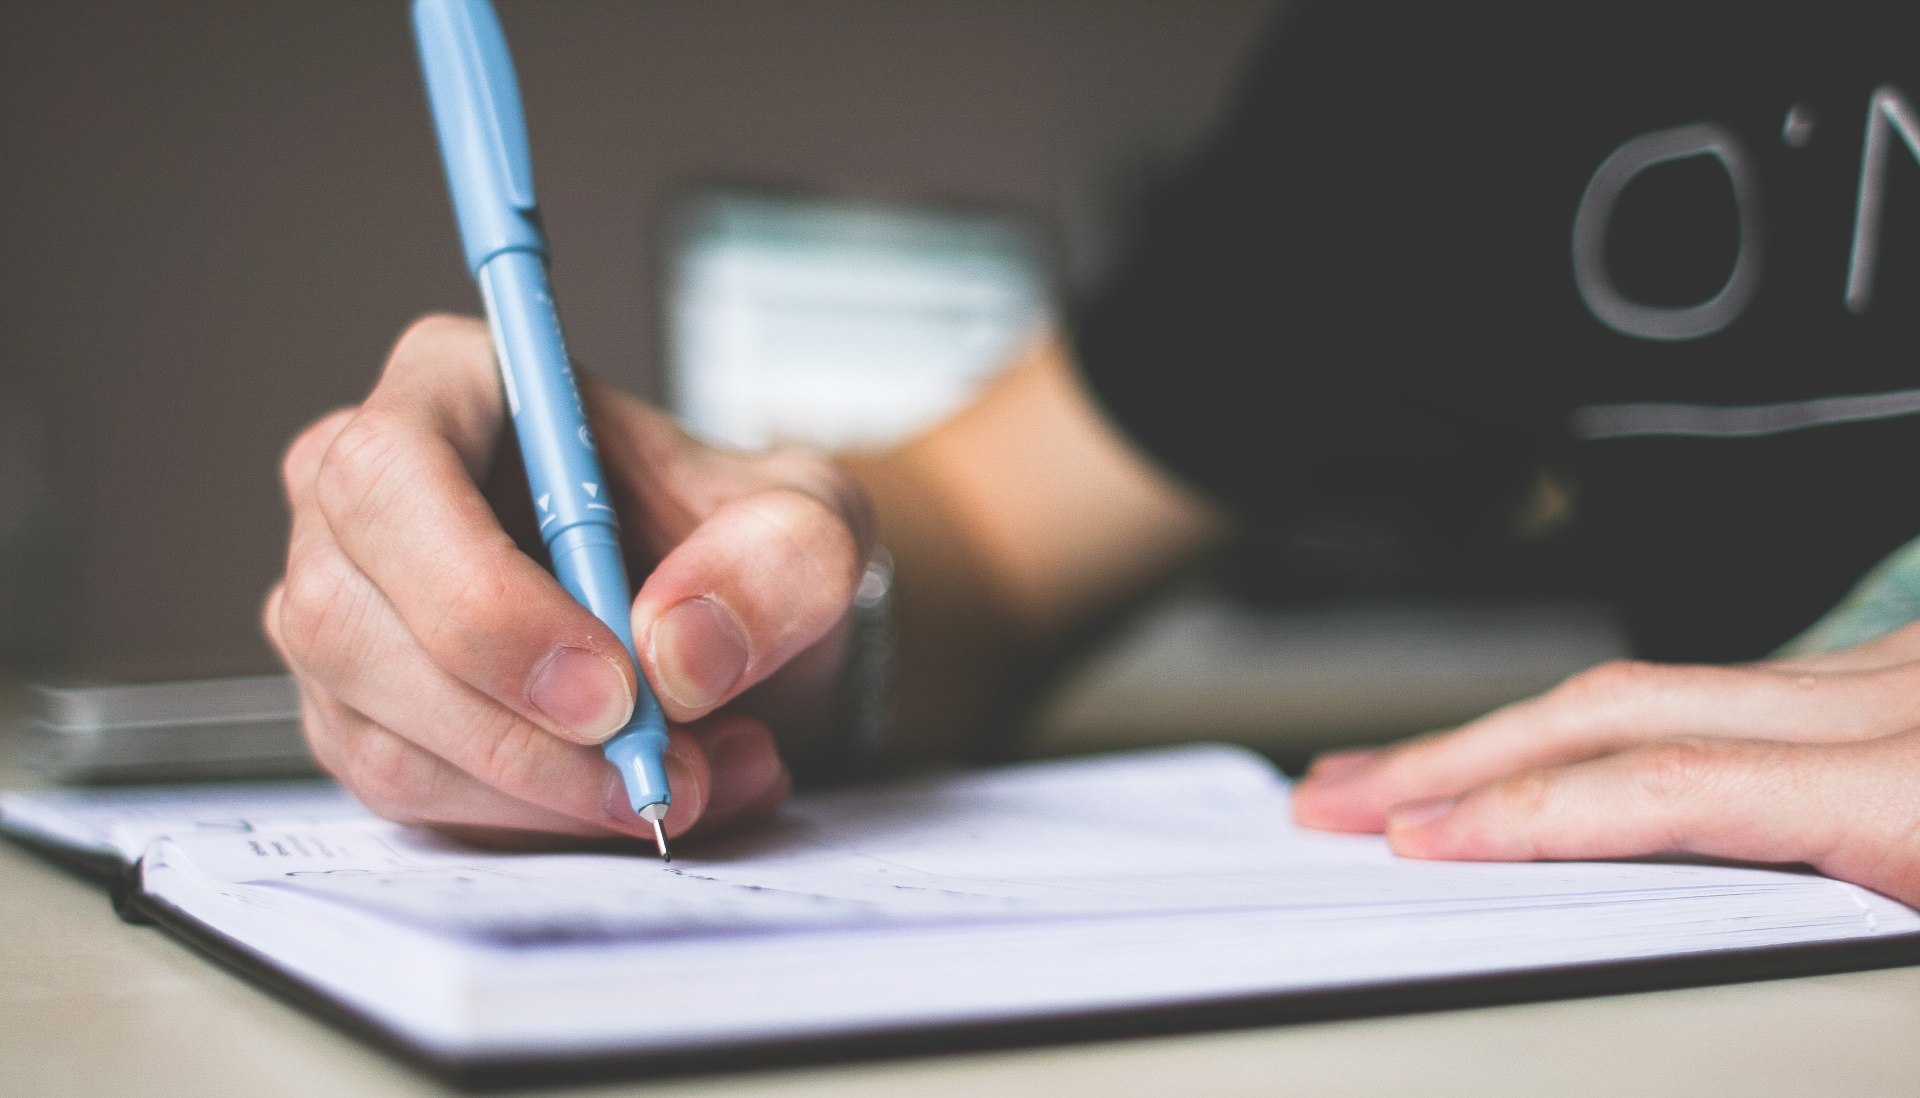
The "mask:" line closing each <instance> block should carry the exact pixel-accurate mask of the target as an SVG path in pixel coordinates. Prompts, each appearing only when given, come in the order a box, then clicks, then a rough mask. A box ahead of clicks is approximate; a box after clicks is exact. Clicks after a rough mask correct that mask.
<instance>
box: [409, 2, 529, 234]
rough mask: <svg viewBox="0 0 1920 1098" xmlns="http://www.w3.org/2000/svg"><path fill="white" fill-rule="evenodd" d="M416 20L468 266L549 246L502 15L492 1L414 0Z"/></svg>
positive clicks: (434, 117) (435, 127)
mask: <svg viewBox="0 0 1920 1098" xmlns="http://www.w3.org/2000/svg"><path fill="white" fill-rule="evenodd" d="M413 23H414V35H415V37H416V39H417V40H418V42H419V46H420V65H421V68H422V70H423V71H424V73H425V76H426V84H427V97H428V99H429V101H430V103H431V105H432V107H433V122H434V129H435V131H436V133H437V135H438V136H439V139H440V151H441V154H442V155H443V156H444V157H445V158H446V163H447V176H448V179H449V180H450V181H451V183H452V185H453V188H454V207H455V210H456V212H457V214H458V216H459V218H460V231H461V236H462V238H463V240H464V243H465V245H466V250H467V258H468V262H469V265H470V266H471V267H474V268H476V269H477V268H478V266H479V264H480V263H481V262H483V261H484V260H485V259H486V257H488V256H489V255H492V254H494V253H496V252H499V251H501V250H504V249H507V248H531V249H534V250H544V248H545V242H544V241H543V240H542V239H541V237H540V233H539V229H538V226H537V224H536V223H535V222H534V221H533V214H534V197H533V159H532V156H531V155H530V153H529V150H528V146H527V119H526V113H525V111H524V110H523V108H522V107H521V104H520V82H519V80H518V79H517V78H516V77H515V75H514V71H513V56H512V54H510V53H509V52H508V51H507V40H506V34H505V32H504V31H503V30H502V29H501V27H500V17H499V15H498V14H497V13H496V12H495V11H494V9H493V5H492V4H491V3H489V2H488V0H415V2H414V5H413Z"/></svg>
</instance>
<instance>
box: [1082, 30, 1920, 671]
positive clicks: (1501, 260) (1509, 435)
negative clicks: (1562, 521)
mask: <svg viewBox="0 0 1920 1098" xmlns="http://www.w3.org/2000/svg"><path fill="white" fill-rule="evenodd" d="M1910 7H1912V5H1909V4H1904V3H1888V4H1866V3H1858V2H1853V0H1843V2H1829V3H1819V4H1812V3H1809V4H1804V5H1799V6H1787V5H1777V4H1752V3H1695V4H1683V3H1679V2H1674V0H1670V2H1665V3H1643V2H1639V0H1610V2H1605V3H1602V2H1593V3H1587V4H1582V5H1579V6H1577V7H1575V6H1573V5H1564V4H1558V3H1541V2H1539V0H1505V2H1502V0H1494V2H1486V0H1478V2H1476V0H1463V2H1461V3H1449V4H1437V3H1429V2H1426V0H1331V2H1327V3H1310V2H1307V0H1296V2H1294V3H1291V4H1289V5H1288V6H1287V8H1286V9H1285V13H1284V16H1283V18H1282V19H1281V20H1280V21H1279V23H1278V24H1277V25H1276V26H1275V27H1274V28H1273V33H1272V34H1271V35H1270V36H1269V39H1268V41H1267V42H1266V44H1265V45H1264V47H1263V48H1262V49H1261V51H1260V53H1259V55H1258V56H1257V58H1256V61H1255V64H1254V65H1253V67H1252V69H1251V71H1250V73H1249V75H1248V79H1247V80H1246V81H1245V82H1244V83H1243V86H1242V88H1241V94H1240V96H1239V99H1238V101H1237V105H1236V107H1235V109H1234V111H1233V112H1232V114H1231V116H1230V117H1229V118H1228V119H1227V120H1226V122H1225V124H1224V125H1223V126H1222V127H1221V128H1220V129H1219V131H1218V132H1217V134H1216V136H1215V138H1214V139H1213V140H1212V141H1211V142H1210V143H1209V144H1208V145H1207V146H1206V147H1205V148H1204V149H1203V150H1202V151H1201V153H1200V155H1198V156H1197V157H1196V158H1195V160H1194V161H1193V163H1191V164H1190V165H1189V166H1188V167H1187V169H1186V170H1185V171H1184V172H1183V173H1181V174H1180V175H1179V176H1178V177H1177V179H1175V180H1174V181H1173V182H1172V183H1170V184H1169V185H1168V186H1167V187H1166V188H1164V189H1163V191H1162V192H1161V193H1160V194H1159V195H1158V197H1157V198H1156V199H1155V200H1154V201H1152V202H1151V203H1149V204H1148V208H1147V211H1146V213H1145V216H1144V217H1143V218H1142V220H1141V222H1140V229H1139V232H1138V234H1137V237H1136V238H1135V239H1134V240H1133V241H1132V243H1131V245H1130V247H1129V249H1128V250H1127V253H1126V257H1125V259H1124V261H1123V262H1122V263H1121V264H1120V265H1119V267H1118V269H1117V273H1116V274H1115V275H1114V276H1113V277H1112V278H1111V279H1110V280H1109V281H1108V282H1107V283H1106V284H1105V285H1104V286H1103V287H1102V288H1101V289H1100V291H1099V292H1098V293H1097V294H1096V295H1095V296H1094V297H1093V298H1092V299H1091V300H1089V301H1088V302H1086V303H1085V304H1084V305H1083V306H1082V307H1081V308H1078V309H1077V310H1076V315H1075V318H1074V329H1075V331H1074V338H1075V342H1076V345H1077V346H1076V351H1077V353H1078V356H1079V360H1080V362H1081V364H1082V369H1083V370H1084V372H1085V374H1086V377H1087V380H1088V382H1089V385H1090V387H1091V388H1092V390H1093V392H1094V394H1095V396H1096V398H1097V399H1098V400H1099V401H1100V402H1101V403H1102V404H1103V405H1104V406H1105V407H1106V408H1107V409H1108V411H1109V412H1110V413H1111V414H1112V416H1113V417H1114V418H1115V419H1116V420H1117V421H1118V422H1119V423H1120V424H1121V426H1122V427H1123V428H1124V429H1125V430H1126V431H1127V432H1129V433H1130V434H1131V435H1132V436H1133V438H1134V439H1135V440H1136V441H1137V442H1138V443H1139V444H1140V446H1141V447H1142V448H1143V449H1144V450H1145V451H1146V452H1147V453H1149V454H1150V455H1152V456H1153V457H1154V458H1156V459H1157V460H1158V461H1160V462H1161V463H1163V464H1164V465H1165V466H1166V467H1167V468H1168V469H1170V470H1171V471H1173V472H1174V473H1175V474H1176V475H1178V476H1180V477H1182V478H1185V479H1186V480H1188V481H1189V482H1190V483H1192V484H1193V485H1195V486H1197V487H1198V488H1200V489H1201V490H1203V491H1205V492H1206V493H1208V494H1210V495H1212V496H1214V497H1215V498H1217V499H1219V500H1221V501H1222V502H1224V503H1226V504H1227V505H1229V506H1230V507H1232V508H1234V509H1236V510H1237V511H1239V512H1240V513H1241V514H1243V515H1244V516H1246V517H1247V518H1248V519H1249V521H1250V522H1251V523H1252V525H1254V526H1255V527H1257V528H1278V529H1284V528H1288V527H1289V525H1290V524H1291V525H1297V524H1300V523H1313V522H1318V523H1326V522H1330V521H1331V522H1336V523H1337V522H1339V521H1341V520H1351V521H1352V523H1354V524H1357V526H1359V527H1362V528H1365V527H1367V524H1373V526H1375V527H1381V526H1384V527H1385V528H1390V529H1391V530H1392V531H1394V536H1396V537H1398V538H1400V539H1402V540H1403V541H1405V542H1406V543H1407V544H1410V545H1413V546H1415V547H1416V548H1417V551H1418V554H1420V555H1422V556H1423V557H1424V558H1425V559H1428V560H1430V561H1437V562H1440V565H1439V566H1440V567H1441V568H1442V570H1444V569H1445V568H1447V567H1456V568H1457V569H1460V570H1467V571H1470V570H1472V569H1473V568H1474V567H1475V562H1478V567H1479V568H1480V569H1481V570H1482V571H1485V570H1486V569H1487V567H1488V564H1487V562H1489V561H1503V560H1505V559H1507V558H1506V557H1504V556H1502V553H1503V551H1504V550H1503V549H1502V548H1501V546H1502V545H1504V544H1505V543H1506V542H1508V541H1510V540H1511V537H1510V533H1509V532H1510V529H1511V527H1512V523H1513V515H1514V511H1515V509H1516V508H1517V507H1518V506H1519V504H1520V502H1521V500H1522V497H1523V496H1524V495H1525V494H1526V493H1527V492H1528V490H1529V487H1530V486H1531V485H1534V484H1535V483H1536V482H1537V477H1538V474H1539V471H1540V470H1541V469H1543V468H1548V469H1553V470H1557V471H1558V472H1559V474H1560V475H1561V476H1562V477H1563V478H1564V479H1565V481H1566V482H1567V483H1569V484H1570V485H1571V489H1572V497H1573V505H1572V514H1573V516H1574V529H1573V535H1572V538H1571V541H1572V543H1573V544H1575V545H1576V546H1577V547H1578V550H1579V560H1580V561H1581V568H1582V570H1583V571H1584V574H1585V575H1587V576H1588V577H1590V578H1591V580H1592V584H1593V586H1595V587H1597V588H1599V589H1601V590H1604V591H1607V592H1609V593H1610V594H1611V595H1613V596H1614V597H1615V598H1616V599H1617V600H1618V601H1619V604H1620V606H1621V607H1622V610H1623V613H1624V614H1625V617H1626V619H1627V621H1628V625H1629V628H1630V630H1631V631H1632V633H1633V634H1634V637H1635V640H1636V642H1637V643H1638V645H1639V646H1640V648H1641V649H1642V650H1643V651H1644V652H1645V653H1646V654H1647V655H1650V656H1654V657H1657V658H1668V659H1702V660H1719V659H1741V658H1750V657H1755V656H1758V655H1761V654H1763V653H1765V652H1766V651H1768V650H1769V649H1771V648H1773V647H1774V646H1776V645H1778V644H1779V643H1781V642H1782V641H1784V640H1785V639H1787V638H1788V637H1790V636H1792V635H1793V634H1794V633H1796V632H1797V631H1799V630H1800V629H1802V628H1804V627H1805V626H1806V625H1808V624H1809V623H1810V622H1812V621H1813V619H1814V618H1816V617H1818V616H1819V615H1820V614H1821V613H1822V612H1824V611H1825V610H1826V609H1827V608H1828V607H1829V606H1831V605H1832V604H1833V603H1834V602H1835V601H1836V600H1837V599H1838V598H1839V597H1840V596H1841V595H1842V594H1843V593H1845V591H1846V590H1847V589H1848V588H1849V587H1850V586H1851V585H1852V584H1853V583H1854V582H1855V581H1856V580H1857V579H1858V578H1859V577H1860V576H1861V575H1862V574H1863V573H1864V572H1865V571H1866V570H1867V569H1868V568H1869V567H1871V566H1872V565H1873V564H1874V563H1875V562H1877V561H1878V560H1879V559H1881V558H1882V557H1883V556H1885V555H1886V554H1887V553H1889V552H1890V551H1892V550H1893V549H1894V548H1896V547H1898V546H1899V545H1901V544H1902V543H1904V542H1906V541H1908V540H1909V539H1911V538H1913V537H1915V536H1916V535H1920V415H1916V413H1920V45H1917V43H1920V37H1916V36H1915V35H1914V34H1913V33H1911V31H1912V30H1913V29H1914V24H1915V23H1916V20H1915V19H1914V18H1913V16H1912V15H1910V14H1909V13H1908V9H1909V8H1910ZM1869 135H1871V136H1872V140H1871V142H1869V141H1868V140H1867V138H1868V136H1869ZM1868 145H1871V146H1872V147H1873V148H1875V149H1877V150H1879V152H1881V153H1884V155H1883V156H1881V157H1879V158H1878V161H1877V162H1875V161H1874V159H1873V158H1871V157H1869V158H1868V162H1867V163H1866V164H1864V165H1863V146H1868ZM1863 175H1864V176H1865V178H1866V184H1865V186H1864V188H1863V185H1862V178H1863ZM1863 195H1864V196H1865V199H1864V201H1865V205H1866V207H1867V209H1866V210H1865V212H1864V213H1862V211H1861V206H1862V202H1863ZM1876 196H1877V198H1876ZM1856 228H1858V229H1859V231H1858V232H1856ZM1869 260H1871V262H1869ZM1868 272H1870V277H1868ZM1448 562H1451V563H1450V564H1449V563H1448Z"/></svg>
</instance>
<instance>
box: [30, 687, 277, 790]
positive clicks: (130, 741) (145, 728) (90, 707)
mask: <svg viewBox="0 0 1920 1098" xmlns="http://www.w3.org/2000/svg"><path fill="white" fill-rule="evenodd" d="M33 703H34V704H33V709H32V710H31V715H30V716H29V719H28V722H27V727H26V732H27V744H28V750H29V762H30V763H31V764H32V765H33V766H34V768H35V769H37V770H39V771H40V772H41V773H43V774H45V775H46V776H47V777H49V778H51V779H53V780H55V781H60V782H68V783H73V784H93V783H112V782H155V781H206V780H220V779H230V778H282V777H305V776H309V775H312V774H313V773H315V767H314V763H313V758H312V756H311V755H309V754H308V753H307V747H306V742H305V741H304V739H302V737H301V734H300V701H299V695H298V693H297V691H296V690H295V689H294V686H293V680H292V679H290V678H288V677H287V676H285V675H253V676H247V677H242V678H228V679H201V680H197V681H190V682H156V683H111V684H100V683H93V684H72V685H36V686H35V687H34V688H33Z"/></svg>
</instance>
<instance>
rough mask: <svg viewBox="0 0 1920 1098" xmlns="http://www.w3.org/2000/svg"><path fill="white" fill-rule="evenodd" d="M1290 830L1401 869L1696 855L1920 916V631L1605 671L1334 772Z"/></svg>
mask: <svg viewBox="0 0 1920 1098" xmlns="http://www.w3.org/2000/svg"><path fill="white" fill-rule="evenodd" d="M1294 813H1295V815H1296V817H1297V818H1298V819H1299V821H1300V822H1301V823H1302V824H1305V825H1307V826H1310V827H1319V828H1325V829H1330V830H1336V831H1364V832H1382V831H1384V832H1385V834H1386V836H1387V838H1388V841H1389V842H1390V843H1391V844H1392V846H1393V848H1394V849H1395V850H1396V851H1398V852H1399V853H1401V854H1403V855H1406V856H1409V857H1416V858H1457V859H1468V860H1488V861H1523V860H1532V859H1579V858H1619V857H1632V856H1637V855H1645V854H1657V853H1668V852H1685V853H1693V854H1702V855H1710V856H1715V857H1722V858H1732V859H1738V860H1744V861H1759V862H1788V863H1807V864H1810V865H1812V866H1814V867H1815V868H1817V869H1819V870H1820V871H1822V872H1824V873H1826V874H1828V875H1830V876H1834V877H1839V878H1842V879H1844V880H1849V881H1853V882H1855V883H1857V884H1861V885H1865V886H1867V887H1869V888H1872V889H1875V890H1877V891H1879V892H1882V893H1885V894H1886V895H1889V896H1893V897H1895V898H1897V899H1900V900H1903V901H1906V902H1908V903H1920V626H1909V627H1907V628H1905V629H1902V630H1900V631H1898V632H1895V633H1893V634H1890V635H1888V636H1886V637H1884V638H1882V639H1880V640H1877V641H1874V642H1871V643H1869V644H1865V645H1861V646H1859V647H1856V648H1853V649H1849V650H1846V651H1842V652H1836V653H1832V654H1829V655H1819V656H1809V657H1803V658H1796V659H1787V660H1773V661H1767V662H1762V663H1756V664H1749V665H1744V666H1733V667H1712V666H1674V665H1659V664H1648V663H1636V662H1618V663H1609V664H1604V665H1601V666H1600V667H1597V668H1594V669H1593V670H1590V671H1587V672H1584V673H1582V674H1580V675H1577V676H1575V677H1574V678H1572V679H1570V680H1568V681H1567V682H1566V683H1564V684H1562V685H1561V686H1560V687H1558V688H1556V689H1554V690H1551V691H1549V692H1547V693H1546V694H1543V695H1541V696H1539V697H1536V698H1532V699H1529V700H1527V701H1522V702H1519V703H1516V704H1514V705H1511V706H1508V707H1506V708H1504V709H1501V710H1498V711H1497V712H1494V713H1492V714H1490V715H1488V716H1486V717H1483V718H1481V719H1480V720H1477V721H1474V722H1473V723H1471V724H1468V725H1465V726H1463V727H1461V728H1458V729H1454V730H1451V731H1447V732H1441V733H1435V734H1432V735H1428V736H1423V737H1419V738H1417V739H1413V740H1410V741H1407V742H1405V743H1402V744H1399V745H1397V746H1394V747H1391V748H1387V749H1385V750H1381V751H1345V752H1336V753H1332V754H1329V755H1326V756H1323V757H1322V758H1321V759H1319V760H1316V762H1315V764H1314V766H1313V767H1312V768H1311V769H1310V770H1309V771H1308V773H1307V776H1306V777H1305V778H1304V779H1303V780H1302V781H1301V783H1300V785H1299V787H1298V789H1297V790H1296V793H1295V798H1294Z"/></svg>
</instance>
